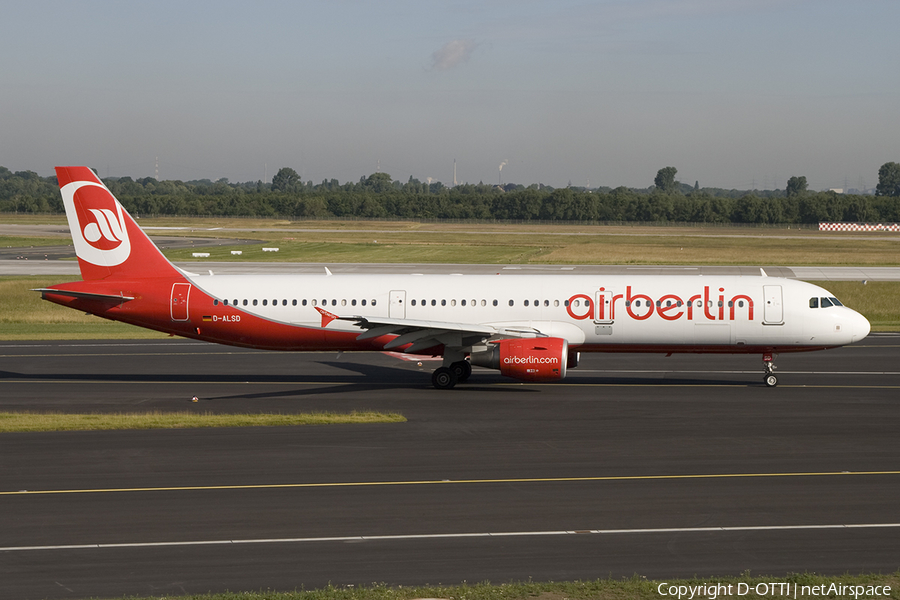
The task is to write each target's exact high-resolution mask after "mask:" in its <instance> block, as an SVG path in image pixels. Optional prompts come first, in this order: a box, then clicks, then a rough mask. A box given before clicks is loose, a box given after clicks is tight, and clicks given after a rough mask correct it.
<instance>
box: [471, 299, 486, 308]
mask: <svg viewBox="0 0 900 600" xmlns="http://www.w3.org/2000/svg"><path fill="white" fill-rule="evenodd" d="M481 302H482V303H484V300H482V301H481ZM477 304H478V302H476V301H475V299H474V298H473V299H472V306H475V305H477Z"/></svg>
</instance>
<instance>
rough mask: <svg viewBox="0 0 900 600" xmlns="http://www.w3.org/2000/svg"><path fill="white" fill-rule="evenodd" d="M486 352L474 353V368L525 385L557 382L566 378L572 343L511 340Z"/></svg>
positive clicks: (498, 344)
mask: <svg viewBox="0 0 900 600" xmlns="http://www.w3.org/2000/svg"><path fill="white" fill-rule="evenodd" d="M491 344H492V346H493V347H492V348H491V349H490V350H488V351H486V352H473V353H472V354H471V355H470V357H469V359H470V360H471V362H472V364H473V365H478V366H480V367H487V368H489V369H499V370H500V373H501V374H503V375H506V376H507V377H512V378H514V379H521V380H524V381H555V380H557V379H562V378H563V377H565V376H566V366H567V365H568V362H569V343H568V342H567V341H566V340H564V339H563V338H552V337H546V338H525V339H520V338H512V339H505V340H500V341H497V342H491Z"/></svg>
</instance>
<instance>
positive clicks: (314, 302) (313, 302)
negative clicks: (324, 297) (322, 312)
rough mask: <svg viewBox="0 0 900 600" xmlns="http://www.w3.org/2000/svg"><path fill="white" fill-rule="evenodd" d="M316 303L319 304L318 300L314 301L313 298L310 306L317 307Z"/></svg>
mask: <svg viewBox="0 0 900 600" xmlns="http://www.w3.org/2000/svg"><path fill="white" fill-rule="evenodd" d="M318 302H319V301H318V300H316V299H315V298H313V301H312V305H313V306H317V305H318Z"/></svg>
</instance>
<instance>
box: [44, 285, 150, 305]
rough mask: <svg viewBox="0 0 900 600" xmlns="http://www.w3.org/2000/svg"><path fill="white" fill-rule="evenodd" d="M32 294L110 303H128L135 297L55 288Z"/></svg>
mask: <svg viewBox="0 0 900 600" xmlns="http://www.w3.org/2000/svg"><path fill="white" fill-rule="evenodd" d="M31 291H32V292H40V293H41V296H42V297H44V298H46V297H47V294H53V295H54V296H69V297H70V298H87V299H89V300H108V301H110V302H128V301H129V300H134V296H125V295H124V294H94V293H91V292H76V291H73V290H55V289H53V288H36V289H33V290H31Z"/></svg>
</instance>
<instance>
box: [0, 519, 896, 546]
mask: <svg viewBox="0 0 900 600" xmlns="http://www.w3.org/2000/svg"><path fill="white" fill-rule="evenodd" d="M896 528H900V523H856V524H853V523H845V524H832V525H755V526H745V527H742V526H736V527H727V526H725V527H667V528H652V529H580V530H578V529H573V530H559V531H503V532H490V533H487V532H485V533H424V534H407V535H349V536H334V537H301V538H259V539H245V540H194V541H182V542H125V543H118V544H68V545H60V546H9V547H5V548H4V547H0V552H28V551H35V550H38V551H40V550H43V551H53V550H102V549H110V548H162V547H184V546H229V545H241V544H308V543H321V542H395V541H408V540H447V539H465V538H505V537H549V536H565V535H628V534H632V535H633V534H648V533H651V534H652V533H657V534H660V533H661V534H676V533H724V532H740V531H803V530H827V529H896Z"/></svg>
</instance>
